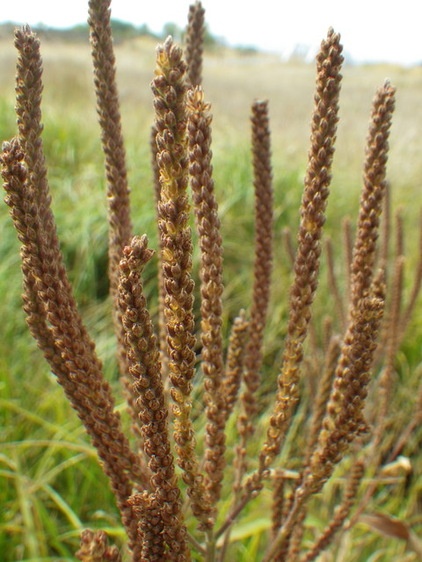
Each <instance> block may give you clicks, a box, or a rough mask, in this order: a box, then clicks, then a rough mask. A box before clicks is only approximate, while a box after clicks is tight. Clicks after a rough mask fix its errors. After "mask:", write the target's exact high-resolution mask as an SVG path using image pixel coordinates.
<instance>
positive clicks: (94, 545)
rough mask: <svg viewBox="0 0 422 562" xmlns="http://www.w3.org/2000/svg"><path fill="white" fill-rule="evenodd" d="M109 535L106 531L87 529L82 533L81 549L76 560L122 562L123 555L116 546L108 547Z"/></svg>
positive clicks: (85, 561) (83, 561)
mask: <svg viewBox="0 0 422 562" xmlns="http://www.w3.org/2000/svg"><path fill="white" fill-rule="evenodd" d="M107 543H108V538H107V534H106V533H105V532H104V531H91V530H90V529H85V530H84V531H82V533H81V543H80V549H79V550H78V552H77V553H76V558H77V559H78V560H81V561H82V562H122V557H121V554H120V552H119V550H118V548H117V547H116V546H108V544H107Z"/></svg>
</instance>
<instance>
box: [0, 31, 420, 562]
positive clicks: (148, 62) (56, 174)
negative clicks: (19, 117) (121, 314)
mask: <svg viewBox="0 0 422 562" xmlns="http://www.w3.org/2000/svg"><path fill="white" fill-rule="evenodd" d="M339 31H341V30H339ZM155 46H156V43H155V42H154V41H152V40H148V39H139V40H138V39H136V40H133V41H130V42H127V43H123V44H119V45H117V47H116V56H117V65H118V85H119V90H120V96H121V104H122V116H123V127H124V135H125V138H126V141H127V155H128V166H129V177H130V185H131V189H132V205H133V221H134V225H135V231H136V233H138V234H142V233H144V232H145V233H147V234H148V236H149V238H150V240H151V244H152V246H153V247H156V225H155V211H154V208H153V190H152V173H151V166H150V149H149V136H150V127H151V124H152V120H153V114H152V95H151V90H150V82H151V79H152V76H153V69H154V56H155ZM42 54H43V58H44V65H45V71H44V85H45V88H44V97H43V119H44V124H45V134H44V143H45V151H46V155H47V164H48V168H49V181H50V186H51V191H52V196H53V209H54V211H55V214H56V219H57V224H58V231H59V236H60V239H61V241H62V248H63V252H64V256H65V260H66V263H67V264H68V267H69V272H70V277H71V280H72V281H73V284H74V287H75V293H76V296H77V299H78V302H79V304H80V307H81V311H82V313H83V315H84V318H85V321H86V323H87V325H88V328H89V330H90V332H91V334H92V335H93V337H94V339H95V340H96V342H97V346H98V351H99V354H100V356H101V358H102V359H103V361H104V365H105V371H106V374H107V376H108V377H109V378H110V380H112V381H113V382H116V381H115V378H116V376H115V362H114V350H115V346H114V340H113V335H112V326H111V318H110V307H109V302H108V299H107V292H108V288H107V283H106V282H105V275H106V269H107V224H106V200H105V195H104V191H105V190H104V183H105V182H104V172H103V167H102V161H103V158H102V153H101V147H100V142H99V127H98V124H97V117H96V111H95V99H94V94H93V89H92V75H91V59H90V48H89V45H88V42H87V43H86V44H61V43H56V42H49V41H48V40H45V41H43V43H42ZM15 60H16V53H15V50H14V47H13V38H12V37H10V38H8V39H3V40H2V41H1V43H0V137H1V139H2V140H3V139H8V138H10V137H11V136H13V135H14V134H15V115H14V109H13V108H14V74H15ZM343 76H344V81H343V87H342V97H341V101H340V106H341V109H340V123H339V128H338V144H337V152H336V156H335V163H334V169H333V183H332V190H331V191H332V193H331V197H330V202H329V208H328V213H327V226H326V230H327V232H328V233H329V234H330V235H331V236H333V238H334V240H335V241H336V243H335V245H334V249H335V253H336V256H337V257H338V258H339V260H340V261H339V266H338V267H339V271H340V272H341V267H342V263H341V256H342V245H341V243H337V241H338V240H339V239H340V235H341V232H340V226H341V221H342V219H343V217H345V216H346V215H348V216H351V217H352V218H353V219H354V218H355V215H356V210H357V206H358V201H359V189H360V186H361V175H362V163H363V158H364V143H365V138H366V135H367V127H368V119H369V114H370V106H371V101H372V98H373V95H374V93H375V90H376V89H377V87H379V86H381V85H382V83H383V82H384V80H385V79H386V78H388V79H390V80H391V82H392V83H393V84H394V85H395V86H396V87H397V109H396V112H395V116H394V121H393V127H392V134H391V143H390V145H391V152H390V159H389V164H388V172H389V174H388V175H389V180H390V182H391V186H392V191H393V196H392V198H393V204H394V206H395V207H399V206H400V207H402V209H403V216H404V217H405V220H404V225H405V231H406V239H405V244H406V249H407V251H408V256H409V257H408V260H407V264H406V267H407V274H406V280H407V284H409V285H410V282H411V279H412V267H413V266H414V265H415V263H416V259H417V257H418V256H417V251H418V239H419V233H418V220H419V213H420V208H421V206H422V205H421V203H422V198H421V196H420V193H421V187H422V134H421V132H422V104H421V103H420V95H421V94H420V93H421V91H422V68H419V67H417V68H400V67H395V66H345V68H344V72H343ZM314 79H315V68H314V65H312V64H310V65H308V64H305V63H301V62H287V63H283V62H281V61H280V60H279V59H278V58H277V57H275V56H271V55H258V54H255V55H254V54H246V53H244V54H241V53H239V52H235V51H229V50H224V49H220V50H219V51H218V52H216V51H213V52H209V53H207V54H206V56H205V63H204V89H205V92H206V96H207V98H208V100H209V101H210V102H211V104H212V108H213V109H212V111H213V114H214V121H213V137H214V145H213V153H214V169H215V182H216V190H217V196H218V199H219V205H220V212H221V219H222V229H223V239H224V240H225V245H224V247H225V268H226V269H225V276H226V279H225V281H226V293H225V302H226V313H225V314H226V321H227V323H228V321H229V319H231V318H233V316H234V315H235V314H236V313H237V312H238V310H239V309H240V308H241V307H242V306H243V307H244V306H247V303H248V299H249V295H250V290H251V286H252V279H251V264H252V261H253V232H254V231H253V217H252V214H253V188H252V181H251V164H250V141H249V137H250V131H249V115H250V106H251V103H252V101H253V99H255V98H260V99H262V98H263V99H269V101H270V117H271V130H272V142H273V166H274V180H275V190H276V193H275V219H276V249H275V252H276V267H275V274H274V279H275V280H276V281H277V282H276V284H275V286H274V290H273V296H272V299H273V302H272V308H271V311H272V313H271V317H270V319H269V325H268V329H267V333H266V356H265V368H266V369H267V371H268V373H269V375H268V377H269V380H270V382H271V380H272V381H273V380H274V378H275V376H276V374H277V366H278V364H279V362H278V360H279V356H280V352H281V349H282V337H283V333H284V330H285V327H286V322H285V317H286V307H287V295H288V287H289V281H290V275H289V269H290V267H289V260H288V258H287V256H286V251H285V249H284V247H283V244H282V231H283V229H284V228H286V227H289V228H291V229H292V230H293V231H295V230H296V228H297V225H298V208H299V204H300V198H301V191H302V179H303V176H304V173H305V167H306V159H307V150H308V140H309V131H310V125H309V123H310V116H311V111H312V106H313V87H314ZM0 224H1V237H0V256H1V259H0V295H1V297H0V317H1V325H0V421H1V428H0V431H1V433H0V443H1V446H0V451H1V452H0V552H1V553H2V560H4V561H5V562H7V561H15V560H27V561H31V562H35V561H41V560H72V559H73V558H72V556H73V554H74V552H75V550H76V545H77V538H78V535H79V532H80V529H81V528H84V527H85V526H91V527H101V528H105V529H107V530H108V531H110V534H111V535H112V536H115V537H116V538H117V540H119V537H122V530H121V528H120V524H119V520H118V515H117V511H116V509H115V506H114V503H113V499H112V496H111V494H110V492H109V490H108V486H107V482H106V480H105V477H104V476H103V475H102V473H101V470H100V469H99V468H98V465H97V461H96V455H95V452H94V451H93V450H92V448H91V447H90V445H89V443H88V441H87V439H86V437H85V435H84V433H83V430H82V428H81V425H80V424H79V422H78V420H77V417H76V415H75V414H74V413H73V412H72V411H71V409H70V407H69V406H68V405H67V403H66V401H65V399H64V396H63V393H62V390H61V388H60V387H59V386H58V385H57V383H56V381H55V379H54V377H53V376H52V375H51V374H50V372H49V369H48V367H47V365H46V363H45V362H44V360H43V358H42V357H41V354H40V353H39V352H38V350H37V349H36V345H35V343H34V342H33V341H32V340H31V338H30V336H29V333H28V331H27V328H26V325H25V320H24V314H23V312H22V310H21V296H20V295H21V273H20V263H19V262H20V259H19V244H18V241H17V239H16V235H15V232H14V229H13V227H12V223H11V221H10V219H9V217H8V210H7V207H6V205H5V204H1V205H0ZM147 276H149V277H150V281H151V282H149V283H147V291H148V294H149V296H150V300H151V306H152V307H154V306H155V304H154V303H155V295H156V287H155V284H154V276H155V272H154V270H153V268H152V269H151V270H147ZM315 308H316V314H317V315H318V314H319V315H320V317H321V318H322V317H323V315H324V314H326V313H328V314H329V313H332V303H331V299H330V298H329V293H328V289H327V284H326V281H325V278H324V277H323V278H322V280H321V291H320V294H319V296H318V300H317V302H316V307H315ZM421 351H422V317H421V314H420V306H419V307H418V309H417V312H416V315H415V317H414V320H413V322H412V325H411V329H410V330H409V333H408V335H407V338H406V342H405V345H404V346H403V350H402V352H401V354H400V356H399V376H400V377H401V381H402V385H401V391H400V392H399V393H397V396H396V397H395V400H397V404H395V405H394V407H395V408H397V411H398V412H399V411H400V412H402V415H404V416H405V415H406V404H407V405H408V406H407V412H408V414H409V415H410V413H411V409H410V403H411V398H412V396H413V395H414V393H415V389H417V387H418V380H419V379H420V373H421V357H422V353H421ZM116 395H117V401H118V404H120V403H121V402H122V399H121V396H120V395H119V394H118V389H117V384H116ZM119 407H120V406H119ZM121 407H122V408H123V406H121ZM403 412H404V413H403ZM413 448H415V446H414V445H413ZM412 463H413V476H412V478H411V479H410V481H409V482H410V484H409V482H407V484H406V483H403V485H402V486H401V487H399V488H396V489H395V490H394V491H395V493H394V494H389V492H388V489H385V490H382V491H380V495H381V498H380V500H381V504H382V505H383V506H384V508H385V510H386V511H387V512H388V513H390V514H391V515H396V516H398V517H400V518H402V519H403V520H405V521H406V522H408V523H409V524H411V525H412V527H413V528H414V529H415V531H417V532H420V530H421V528H422V517H421V515H420V513H421V511H420V509H421V502H422V483H421V477H420V475H421V468H422V458H421V453H420V450H419V456H416V457H415V458H413V459H412ZM405 486H407V487H405ZM262 501H263V502H264V503H265V501H266V499H265V497H264V498H263V500H262ZM317 513H318V517H319V518H320V523H319V524H320V526H323V524H324V518H325V517H328V511H327V509H326V508H325V507H324V506H322V507H319V508H318V510H317ZM317 523H318V522H317ZM268 524H269V522H268V520H267V519H266V518H265V517H262V518H260V519H256V512H254V511H253V510H251V511H250V512H248V513H247V514H246V516H245V518H244V519H243V520H242V524H241V526H240V527H239V528H238V529H237V531H236V533H237V535H236V537H238V538H239V543H238V545H237V547H236V550H235V551H234V553H235V554H233V556H234V558H233V560H234V559H236V560H239V561H240V560H241V561H245V562H247V561H250V562H253V561H255V560H258V559H259V557H258V553H259V552H260V548H262V544H263V541H265V531H266V529H267V528H268ZM341 548H342V550H341V551H337V553H339V552H341V553H342V554H341V556H342V558H341V560H344V561H345V562H363V561H364V560H365V561H366V560H368V561H371V562H375V561H390V560H401V561H411V560H416V558H415V557H414V554H412V553H411V552H406V545H405V544H404V542H403V541H398V540H396V539H392V538H391V537H390V538H382V537H379V535H377V534H376V533H373V532H369V530H368V528H367V527H365V526H364V525H358V526H357V527H356V529H355V531H354V532H353V533H352V534H351V535H348V536H347V537H346V538H345V539H344V541H343V543H342V546H341ZM339 556H340V554H338V556H337V558H336V560H338V561H339V560H340V557H339ZM321 560H322V558H321ZM323 560H327V561H328V560H334V559H333V558H330V555H327V557H326V558H323Z"/></svg>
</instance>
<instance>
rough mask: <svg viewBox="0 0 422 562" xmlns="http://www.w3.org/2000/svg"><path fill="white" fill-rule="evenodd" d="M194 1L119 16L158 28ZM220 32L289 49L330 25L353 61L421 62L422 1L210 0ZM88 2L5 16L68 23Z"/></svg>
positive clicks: (20, 8)
mask: <svg viewBox="0 0 422 562" xmlns="http://www.w3.org/2000/svg"><path fill="white" fill-rule="evenodd" d="M192 1H193V0H147V1H145V0H113V1H112V17H114V18H116V19H120V20H124V21H128V22H131V23H133V24H135V25H142V24H147V25H148V27H149V28H150V29H151V30H152V31H156V32H159V31H161V30H162V27H163V24H164V23H166V22H174V23H176V24H178V25H179V26H181V27H184V25H185V22H186V18H187V11H188V6H189V4H190V3H191V2H192ZM202 3H203V6H204V7H205V9H206V20H207V24H208V27H209V29H210V31H211V33H212V34H213V35H216V36H218V37H222V38H224V39H225V40H226V41H227V43H228V44H230V45H251V46H257V47H259V48H261V49H265V50H271V51H276V52H280V53H284V54H287V53H288V52H289V51H291V50H292V48H294V46H295V45H297V44H304V45H308V46H310V47H311V48H312V49H316V48H317V46H318V45H319V43H320V41H321V39H322V38H323V37H324V36H325V35H326V32H327V29H328V28H329V27H330V26H332V27H334V29H335V31H337V32H340V33H341V36H342V43H343V45H344V48H345V52H347V53H349V54H350V55H351V57H352V59H353V60H354V61H357V62H362V61H387V62H398V63H401V64H413V63H418V62H420V61H422V33H421V21H422V3H421V2H420V0H392V1H391V2H389V1H388V0H382V1H381V0H349V1H347V2H345V1H343V0H288V1H287V2H286V1H283V0H257V1H255V2H251V1H248V0H203V2H202ZM86 14H87V0H61V1H57V0H1V7H0V21H14V22H16V23H29V24H30V25H31V24H32V25H34V24H37V23H44V24H46V25H48V26H54V27H69V26H72V25H74V24H77V23H83V22H85V21H86V19H87V16H86Z"/></svg>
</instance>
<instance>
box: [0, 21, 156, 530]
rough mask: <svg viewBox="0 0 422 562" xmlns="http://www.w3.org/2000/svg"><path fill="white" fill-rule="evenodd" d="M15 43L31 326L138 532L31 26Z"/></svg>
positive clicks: (8, 181) (18, 221) (125, 450)
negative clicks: (88, 319)
mask: <svg viewBox="0 0 422 562" xmlns="http://www.w3.org/2000/svg"><path fill="white" fill-rule="evenodd" d="M16 46H17V48H18V50H19V60H18V66H17V85H16V90H17V115H18V127H19V133H20V137H21V140H20V141H17V140H15V141H13V142H12V143H10V144H5V146H4V150H3V155H2V168H3V169H2V174H3V179H4V183H5V189H6V191H7V203H8V205H9V206H10V208H11V214H12V218H13V221H14V224H15V227H16V229H17V231H18V236H19V239H20V241H21V242H22V246H23V247H22V258H23V264H22V271H23V274H24V287H25V296H24V301H25V310H26V312H27V314H28V324H29V325H30V328H31V332H32V334H33V335H34V337H35V338H36V339H37V341H38V343H39V345H40V347H41V349H42V350H43V352H44V355H45V357H46V359H47V360H48V361H49V362H50V365H51V368H52V370H53V372H54V373H55V374H56V376H57V378H58V381H59V383H60V384H61V385H62V386H63V388H64V391H65V393H66V395H67V397H68V399H69V400H70V402H71V404H72V406H73V408H74V409H75V410H76V411H77V412H78V415H79V417H80V418H81V420H82V421H83V423H84V425H85V427H86V429H87V432H88V434H89V435H90V437H91V438H92V441H93V444H94V446H95V447H96V448H97V450H98V453H99V455H100V458H101V459H102V461H103V463H104V470H105V472H106V474H107V475H108V477H109V478H110V481H111V485H112V488H113V491H114V493H115V495H116V498H117V502H118V506H119V508H120V510H121V512H122V517H123V521H124V524H125V526H126V527H127V529H128V533H129V535H131V532H132V530H133V529H132V528H131V526H130V525H131V522H130V520H131V510H130V508H129V507H128V506H127V504H126V501H127V498H128V497H129V495H130V494H131V492H132V485H133V481H139V482H143V483H145V479H144V476H143V474H142V472H141V471H140V469H139V464H138V463H137V459H136V457H135V456H134V455H133V454H132V453H131V451H130V449H129V443H128V441H127V440H126V438H125V437H124V435H123V434H122V431H121V426H120V418H119V416H118V414H116V413H115V412H114V400H113V397H112V394H111V389H110V386H109V384H108V383H107V381H106V380H105V379H104V377H103V375H102V372H101V363H100V361H99V359H98V357H97V356H96V353H95V346H94V343H93V342H92V341H91V340H90V338H89V336H88V334H87V332H86V329H85V327H84V325H83V323H82V320H81V318H80V315H79V313H78V311H77V307H76V303H75V301H74V298H73V295H72V290H71V286H70V283H69V281H68V278H67V274H66V270H65V267H64V264H63V259H62V255H61V252H60V246H59V242H58V238H57V233H56V227H55V222H54V217H53V214H52V211H51V206H50V199H51V198H50V195H49V192H48V184H47V179H46V168H45V160H44V154H43V149H42V140H41V131H42V124H41V108H40V103H41V91H42V83H41V68H42V65H41V57H40V53H39V43H38V40H37V39H36V37H35V35H34V34H32V33H31V31H30V29H29V28H24V29H23V30H18V31H17V32H16ZM22 148H23V150H22ZM23 160H24V161H25V163H24V162H23ZM132 536H133V538H134V535H132Z"/></svg>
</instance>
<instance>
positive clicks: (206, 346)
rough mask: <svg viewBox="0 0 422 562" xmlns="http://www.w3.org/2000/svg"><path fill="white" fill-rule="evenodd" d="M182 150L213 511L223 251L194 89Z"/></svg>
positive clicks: (219, 455)
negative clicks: (195, 240) (190, 209)
mask: <svg viewBox="0 0 422 562" xmlns="http://www.w3.org/2000/svg"><path fill="white" fill-rule="evenodd" d="M187 109H188V125H187V127H188V129H187V130H188V150H189V163H190V165H189V173H190V183H191V188H192V198H193V202H194V210H195V217H196V224H197V230H198V235H199V246H200V249H201V269H200V279H201V341H202V373H203V375H204V389H205V396H204V400H205V404H206V409H205V414H206V418H207V425H206V428H205V444H206V449H205V463H204V469H205V473H206V479H205V488H206V490H207V493H208V494H209V498H210V501H211V502H212V504H213V506H214V510H215V505H216V503H217V501H218V499H219V497H220V493H221V484H222V480H223V472H224V468H225V458H224V453H225V433H224V426H225V420H226V416H225V400H224V396H223V394H222V391H221V390H222V377H223V370H224V360H223V336H222V328H221V327H222V312H223V304H222V298H221V297H222V294H223V250H222V242H221V235H220V219H219V217H218V205H217V202H216V200H215V195H214V182H213V179H212V164H211V148H210V147H211V115H210V112H209V109H210V106H209V104H207V103H206V102H205V100H204V95H203V92H202V90H201V89H200V88H195V89H193V90H191V91H189V92H188V96H187Z"/></svg>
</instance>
